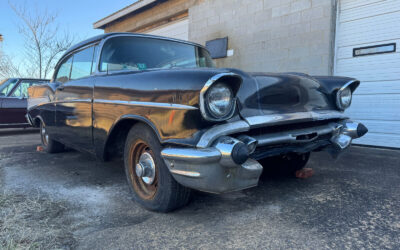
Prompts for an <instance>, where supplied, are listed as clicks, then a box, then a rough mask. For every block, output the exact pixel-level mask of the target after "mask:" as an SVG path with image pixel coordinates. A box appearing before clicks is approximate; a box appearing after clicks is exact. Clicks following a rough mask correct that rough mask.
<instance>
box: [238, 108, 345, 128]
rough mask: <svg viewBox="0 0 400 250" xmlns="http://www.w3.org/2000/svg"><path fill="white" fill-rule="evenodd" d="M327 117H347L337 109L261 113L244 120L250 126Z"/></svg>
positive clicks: (324, 118)
mask: <svg viewBox="0 0 400 250" xmlns="http://www.w3.org/2000/svg"><path fill="white" fill-rule="evenodd" d="M329 119H348V117H347V116H346V115H344V114H343V113H342V112H339V111H310V112H296V113H287V114H273V115H261V116H252V117H246V118H245V120H246V121H247V122H248V123H249V124H250V126H251V127H252V128H253V127H262V126H274V125H282V124H288V123H293V122H295V121H298V120H309V121H319V120H329Z"/></svg>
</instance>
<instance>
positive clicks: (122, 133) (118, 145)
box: [104, 119, 154, 160]
mask: <svg viewBox="0 0 400 250" xmlns="http://www.w3.org/2000/svg"><path fill="white" fill-rule="evenodd" d="M139 123H142V124H144V125H146V126H148V127H149V128H151V126H149V125H148V124H147V123H145V122H142V121H140V120H135V119H124V120H122V121H120V122H118V123H117V124H116V125H115V126H114V128H113V129H112V131H111V134H110V135H109V136H108V139H107V143H106V146H105V150H104V159H105V160H111V159H115V158H123V156H124V148H125V141H126V138H127V136H128V133H129V130H130V129H131V128H132V127H133V126H134V125H136V124H139ZM151 130H153V131H154V129H153V128H151Z"/></svg>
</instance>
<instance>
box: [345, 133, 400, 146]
mask: <svg viewBox="0 0 400 250" xmlns="http://www.w3.org/2000/svg"><path fill="white" fill-rule="evenodd" d="M367 135H368V136H364V137H361V138H358V139H356V140H354V141H353V143H354V144H359V145H374V146H380V147H392V148H398V147H399V145H400V135H391V134H380V133H373V132H372V133H370V132H368V134H367Z"/></svg>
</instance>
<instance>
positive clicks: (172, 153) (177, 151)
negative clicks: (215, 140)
mask: <svg viewBox="0 0 400 250" xmlns="http://www.w3.org/2000/svg"><path fill="white" fill-rule="evenodd" d="M161 155H162V157H163V158H164V159H168V160H172V161H175V160H179V161H186V162H190V163H194V162H195V163H209V162H217V161H219V159H220V158H221V153H220V152H219V151H218V150H216V149H215V148H207V149H194V148H166V149H164V150H162V151H161Z"/></svg>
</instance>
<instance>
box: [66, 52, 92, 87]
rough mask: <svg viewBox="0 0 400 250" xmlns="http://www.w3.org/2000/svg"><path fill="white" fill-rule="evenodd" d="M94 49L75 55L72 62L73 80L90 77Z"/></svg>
mask: <svg viewBox="0 0 400 250" xmlns="http://www.w3.org/2000/svg"><path fill="white" fill-rule="evenodd" d="M93 54H94V47H93V46H92V47H90V48H87V49H84V50H81V51H79V52H77V53H76V54H74V56H73V60H72V70H71V77H70V79H71V80H76V79H79V78H83V77H88V76H90V74H91V72H92V62H93Z"/></svg>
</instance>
